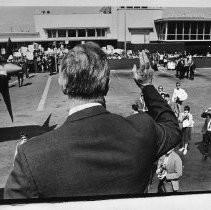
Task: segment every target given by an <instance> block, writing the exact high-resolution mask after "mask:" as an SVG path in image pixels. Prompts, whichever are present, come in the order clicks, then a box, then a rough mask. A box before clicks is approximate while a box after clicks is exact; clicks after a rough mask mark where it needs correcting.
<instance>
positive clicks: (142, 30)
mask: <svg viewBox="0 0 211 210" xmlns="http://www.w3.org/2000/svg"><path fill="white" fill-rule="evenodd" d="M128 30H129V31H130V32H144V31H147V32H153V27H133V28H130V27H129V28H128Z"/></svg>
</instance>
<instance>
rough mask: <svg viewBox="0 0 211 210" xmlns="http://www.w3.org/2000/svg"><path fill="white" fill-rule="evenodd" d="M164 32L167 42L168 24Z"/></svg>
mask: <svg viewBox="0 0 211 210" xmlns="http://www.w3.org/2000/svg"><path fill="white" fill-rule="evenodd" d="M165 27H166V31H165V41H166V40H167V33H168V22H166V24H165Z"/></svg>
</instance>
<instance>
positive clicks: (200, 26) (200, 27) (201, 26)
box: [198, 22, 204, 40]
mask: <svg viewBox="0 0 211 210" xmlns="http://www.w3.org/2000/svg"><path fill="white" fill-rule="evenodd" d="M203 31H204V23H203V22H198V39H199V40H202V39H203Z"/></svg>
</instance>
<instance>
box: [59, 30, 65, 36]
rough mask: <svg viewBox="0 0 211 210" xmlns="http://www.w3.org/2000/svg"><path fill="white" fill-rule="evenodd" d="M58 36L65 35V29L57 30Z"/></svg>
mask: <svg viewBox="0 0 211 210" xmlns="http://www.w3.org/2000/svg"><path fill="white" fill-rule="evenodd" d="M58 37H66V30H65V29H60V30H58Z"/></svg>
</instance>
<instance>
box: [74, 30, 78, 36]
mask: <svg viewBox="0 0 211 210" xmlns="http://www.w3.org/2000/svg"><path fill="white" fill-rule="evenodd" d="M75 32H76V35H75V36H76V37H78V29H75Z"/></svg>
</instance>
